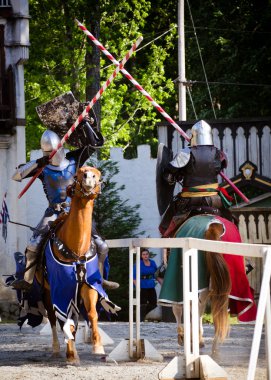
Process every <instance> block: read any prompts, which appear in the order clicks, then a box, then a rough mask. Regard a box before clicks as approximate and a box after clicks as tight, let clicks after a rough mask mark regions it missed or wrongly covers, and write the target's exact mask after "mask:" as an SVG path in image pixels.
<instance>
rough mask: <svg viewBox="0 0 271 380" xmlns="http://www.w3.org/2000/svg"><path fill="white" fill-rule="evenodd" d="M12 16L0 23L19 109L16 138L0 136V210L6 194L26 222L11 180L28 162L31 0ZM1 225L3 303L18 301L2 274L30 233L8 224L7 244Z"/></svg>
mask: <svg viewBox="0 0 271 380" xmlns="http://www.w3.org/2000/svg"><path fill="white" fill-rule="evenodd" d="M11 5H12V7H13V16H12V17H11V18H9V19H4V18H1V17H0V24H2V25H5V59H6V69H7V68H8V67H9V66H10V65H11V66H12V69H13V73H14V78H15V95H16V109H15V119H16V121H17V125H16V126H15V134H14V135H0V163H1V165H0V180H1V181H0V207H2V200H3V197H4V194H5V192H7V200H6V201H7V206H8V211H9V214H10V219H11V220H13V221H19V222H22V223H25V220H26V212H27V210H26V199H25V198H22V199H20V200H18V194H19V193H20V191H21V189H22V184H16V183H15V182H14V181H12V180H11V176H12V174H13V172H14V170H15V167H16V166H17V165H18V164H20V163H23V162H25V160H26V152H25V127H24V126H23V125H21V123H22V121H24V119H25V98H24V67H23V64H24V63H25V62H26V61H27V60H28V47H29V26H28V19H29V13H28V0H11ZM1 235H2V225H0V301H5V300H9V301H10V300H12V299H15V298H16V294H15V292H14V291H12V290H10V289H8V288H6V287H5V286H4V280H5V278H4V277H3V275H6V274H11V273H14V270H15V265H14V258H13V254H14V252H16V251H24V248H25V246H26V243H27V233H26V231H25V229H23V228H22V227H18V226H16V225H14V224H10V223H9V224H8V236H7V241H6V242H5V241H4V239H3V238H2V236H1Z"/></svg>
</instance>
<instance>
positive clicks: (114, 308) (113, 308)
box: [100, 297, 121, 314]
mask: <svg viewBox="0 0 271 380" xmlns="http://www.w3.org/2000/svg"><path fill="white" fill-rule="evenodd" d="M100 302H101V305H102V307H103V308H104V310H105V311H107V312H108V313H112V314H117V312H118V311H120V310H121V307H119V306H118V305H115V304H114V303H113V302H111V301H109V299H106V298H104V297H102V298H101V299H100Z"/></svg>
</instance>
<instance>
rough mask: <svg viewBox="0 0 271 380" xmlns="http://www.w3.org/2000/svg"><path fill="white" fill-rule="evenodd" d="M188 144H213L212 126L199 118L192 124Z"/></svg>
mask: <svg viewBox="0 0 271 380" xmlns="http://www.w3.org/2000/svg"><path fill="white" fill-rule="evenodd" d="M190 145H191V146H197V145H214V142H213V135H212V128H211V126H210V125H209V124H208V123H206V121H204V120H200V121H198V122H197V123H196V124H194V125H193V127H192V138H191V140H190Z"/></svg>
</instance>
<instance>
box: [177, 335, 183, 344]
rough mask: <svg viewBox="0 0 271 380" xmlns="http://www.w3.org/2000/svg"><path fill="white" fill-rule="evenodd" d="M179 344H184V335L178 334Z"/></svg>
mask: <svg viewBox="0 0 271 380" xmlns="http://www.w3.org/2000/svg"><path fill="white" fill-rule="evenodd" d="M178 345H179V346H183V336H181V335H178Z"/></svg>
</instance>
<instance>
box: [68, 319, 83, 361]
mask: <svg viewBox="0 0 271 380" xmlns="http://www.w3.org/2000/svg"><path fill="white" fill-rule="evenodd" d="M70 329H71V333H72V335H73V336H74V340H73V339H69V340H68V341H67V346H66V359H67V363H68V364H73V365H79V364H80V359H79V356H78V353H77V350H76V346H75V334H76V330H75V327H74V326H73V325H71V326H70Z"/></svg>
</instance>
